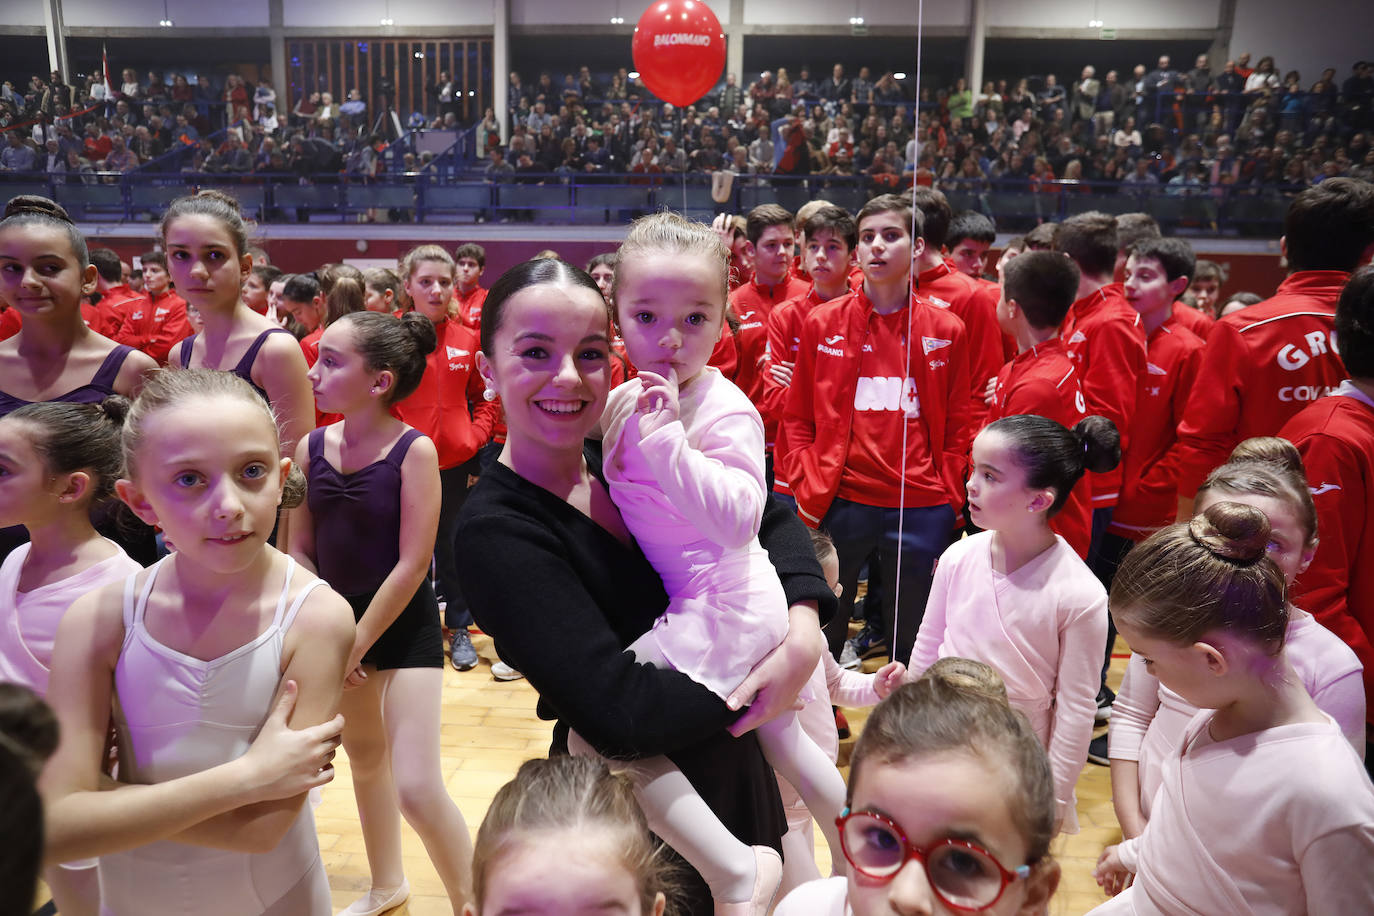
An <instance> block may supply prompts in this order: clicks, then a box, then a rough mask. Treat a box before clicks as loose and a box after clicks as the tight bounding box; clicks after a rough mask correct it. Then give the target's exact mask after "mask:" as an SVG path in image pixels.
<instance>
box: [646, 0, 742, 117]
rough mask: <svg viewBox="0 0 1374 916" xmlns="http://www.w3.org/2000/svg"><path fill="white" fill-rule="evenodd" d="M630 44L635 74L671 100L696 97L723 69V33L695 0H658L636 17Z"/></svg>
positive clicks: (690, 100) (685, 100) (681, 101)
mask: <svg viewBox="0 0 1374 916" xmlns="http://www.w3.org/2000/svg"><path fill="white" fill-rule="evenodd" d="M633 47H634V61H635V69H637V70H638V71H639V78H640V79H641V80H643V81H644V85H645V86H648V87H649V91H650V92H652V93H653V94H654V95H656V96H658V97H659V98H661V99H663V100H664V101H667V102H672V103H673V104H674V105H690V104H692V103H693V102H695V101H696V100H697V99H699V98H701V97H702V96H703V95H705V94H706V91H707V90H708V89H710V88H711V87H712V86H714V85H715V84H716V80H718V79H720V73H721V71H722V70H724V69H725V33H724V32H722V31H721V28H720V20H719V19H717V18H716V14H715V13H713V12H711V8H710V7H709V6H707V5H706V4H705V3H702V2H701V0H659V2H657V3H655V4H654V5H653V6H651V7H649V8H648V9H647V10H645V11H644V15H643V16H640V17H639V24H638V25H637V26H635V37H634V45H633Z"/></svg>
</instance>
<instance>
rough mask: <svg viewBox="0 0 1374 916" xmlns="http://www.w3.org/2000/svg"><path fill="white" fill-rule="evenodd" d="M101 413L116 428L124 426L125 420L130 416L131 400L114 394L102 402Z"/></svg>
mask: <svg viewBox="0 0 1374 916" xmlns="http://www.w3.org/2000/svg"><path fill="white" fill-rule="evenodd" d="M99 406H100V412H101V413H103V414H104V415H105V419H107V420H109V421H110V422H111V423H113V424H114V425H115V426H123V425H124V418H125V417H127V416H128V415H129V407H130V404H129V399H128V398H126V397H123V396H122V395H118V394H112V395H109V396H108V397H106V398H105V400H103V401H101V402H100V405H99Z"/></svg>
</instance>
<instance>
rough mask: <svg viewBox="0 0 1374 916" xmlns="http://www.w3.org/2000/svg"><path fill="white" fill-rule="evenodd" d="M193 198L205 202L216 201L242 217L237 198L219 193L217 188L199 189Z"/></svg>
mask: <svg viewBox="0 0 1374 916" xmlns="http://www.w3.org/2000/svg"><path fill="white" fill-rule="evenodd" d="M193 196H194V197H200V198H204V199H207V200H217V201H219V202H220V203H222V204H224V205H225V206H227V207H230V208H231V209H232V210H233V211H234V212H235V213H237V214H238V215H239V216H242V215H243V210H242V209H241V208H240V207H239V200H238V198H237V197H234V196H233V195H232V194H227V193H225V192H224V191H221V190H220V189H219V188H201V189H200V190H199V191H197V192H196V193H195V194H194V195H193Z"/></svg>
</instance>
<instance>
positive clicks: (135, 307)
mask: <svg viewBox="0 0 1374 916" xmlns="http://www.w3.org/2000/svg"><path fill="white" fill-rule="evenodd" d="M119 310H120V312H121V314H122V316H123V317H122V320H121V321H120V324H119V330H117V331H116V332H115V335H114V339H115V340H116V341H118V342H119V343H122V344H125V345H127V346H130V347H133V348H134V349H135V350H142V351H143V352H144V353H147V354H148V355H149V356H151V357H152V358H153V359H155V360H157V362H158V365H161V366H165V365H167V354H168V353H170V352H171V350H172V345H173V344H175V343H176V342H177V341H179V340H182V339H183V338H186V337H190V336H191V324H190V322H188V321H187V320H186V300H185V299H183V298H181V297H180V296H178V295H177V294H176V293H174V292H172V291H171V290H170V289H168V290H166V291H165V292H163V293H162V295H160V296H157V297H154V296H152V295H151V294H150V293H144V294H143V295H141V296H139V297H138V298H137V299H130V300H128V301H126V302H123V303H121V304H120V306H119Z"/></svg>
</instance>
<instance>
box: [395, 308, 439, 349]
mask: <svg viewBox="0 0 1374 916" xmlns="http://www.w3.org/2000/svg"><path fill="white" fill-rule="evenodd" d="M401 324H403V325H404V326H405V329H406V330H407V331H409V332H410V336H411V337H412V338H414V340H415V347H416V349H418V350H419V351H420V355H421V356H428V355H429V354H431V353H433V352H434V350H435V348H436V347H438V346H439V334H438V332H437V331H435V330H434V322H432V321H430V320H429V319H428V318H426V317H425V316H424V315H421V314H420V313H419V312H406V313H405V314H403V315H401Z"/></svg>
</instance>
